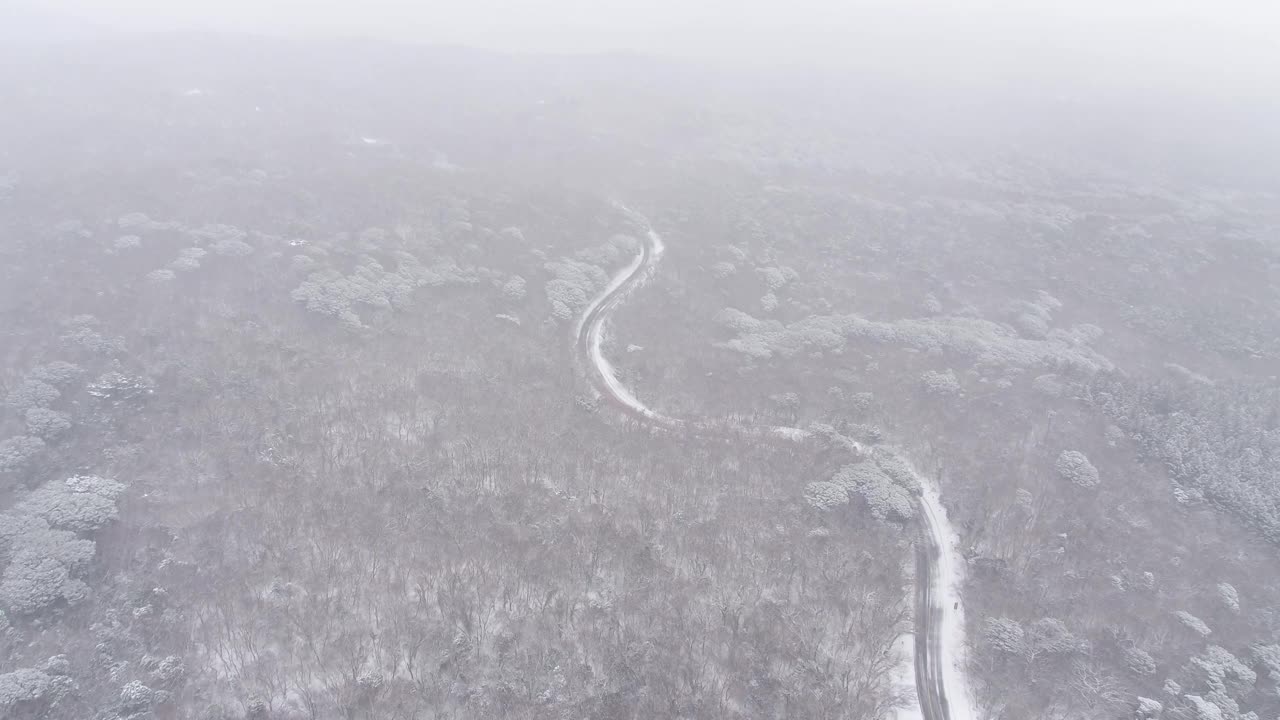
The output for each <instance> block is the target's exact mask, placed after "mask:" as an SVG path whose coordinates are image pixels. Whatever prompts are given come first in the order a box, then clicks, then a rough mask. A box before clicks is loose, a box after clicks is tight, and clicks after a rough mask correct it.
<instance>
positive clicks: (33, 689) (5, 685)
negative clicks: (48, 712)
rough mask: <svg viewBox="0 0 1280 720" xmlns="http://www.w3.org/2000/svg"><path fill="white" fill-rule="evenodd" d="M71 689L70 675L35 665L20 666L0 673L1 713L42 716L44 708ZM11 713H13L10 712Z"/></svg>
mask: <svg viewBox="0 0 1280 720" xmlns="http://www.w3.org/2000/svg"><path fill="white" fill-rule="evenodd" d="M70 690H71V678H68V677H64V676H61V675H51V674H49V673H46V672H42V671H40V670H36V669H34V668H20V669H18V670H14V671H13V672H7V673H4V674H3V675H0V715H2V716H4V717H28V716H29V717H41V716H43V713H42V712H41V711H42V710H43V709H44V708H47V707H48V706H49V705H52V704H53V703H55V702H57V701H58V699H60V698H61V697H62V696H63V695H65V694H66V693H67V692H68V691H70ZM11 713H12V714H11Z"/></svg>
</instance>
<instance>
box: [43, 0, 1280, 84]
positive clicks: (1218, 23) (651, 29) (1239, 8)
mask: <svg viewBox="0 0 1280 720" xmlns="http://www.w3.org/2000/svg"><path fill="white" fill-rule="evenodd" d="M41 7H42V8H43V9H45V10H48V11H52V12H56V13H61V14H64V15H66V16H68V17H74V18H79V19H82V20H86V21H91V22H94V23H97V24H100V25H103V26H106V27H110V28H115V29H122V30H141V31H165V30H192V29H194V30H211V31H234V32H253V33H259V34H267V35H284V36H304V37H330V38H333V37H364V38H373V39H385V40H395V41H411V42H422V43H431V44H449V45H462V46H468V47H475V48H482V49H489V50H499V51H513V52H544V53H545V52H550V53H584V52H602V51H634V52H640V53H645V54H652V55H658V56H666V57H675V58H684V59H697V60H704V61H716V62H721V63H729V64H734V65H744V64H745V65H758V64H761V63H764V64H769V65H779V64H782V65H788V64H798V65H817V66H824V67H831V68H849V67H854V68H861V69H871V70H876V71H888V72H898V73H918V74H926V75H933V76H938V77H942V78H950V77H957V78H959V77H963V76H966V75H967V76H978V77H982V78H984V79H990V78H991V77H994V78H996V79H999V78H1000V77H1001V76H1008V77H1019V78H1026V77H1028V76H1029V77H1031V78H1037V77H1046V78H1055V77H1067V76H1076V77H1079V78H1087V79H1089V80H1090V81H1095V82H1105V83H1118V84H1125V83H1130V84H1132V83H1141V84H1156V85H1161V86H1167V87H1172V88H1193V89H1198V90H1204V89H1209V90H1214V91H1217V92H1226V93H1243V94H1245V95H1253V94H1255V93H1257V94H1262V95H1265V94H1266V88H1267V87H1270V86H1271V84H1272V83H1273V82H1274V81H1278V80H1280V51H1278V50H1277V49H1276V47H1275V43H1274V42H1272V40H1271V39H1272V38H1274V36H1275V32H1276V30H1277V29H1278V28H1280V8H1277V7H1275V6H1268V5H1266V4H1263V3H1257V2H1249V1H1248V0H1232V1H1231V2H1226V3H1210V2H1207V1H1206V0H1176V1H1175V2H1165V3H1156V2H1149V1H1147V0H1141V1H1137V2H1133V1H1131V2H1125V3H1119V4H1115V3H1101V2H1085V3H1070V4H1059V3H1048V2H1033V3H1012V2H999V1H996V0H964V1H963V2H960V3H943V2H938V1H936V0H913V1H912V2H909V3H889V2H883V1H882V0H861V1H859V2H854V3H841V4H836V3H827V2H817V1H815V0H800V1H799V2H792V3H787V4H786V5H785V7H781V6H778V5H776V4H772V3H761V2H754V3H731V2H727V0H704V1H702V2H698V3H678V2H675V1H674V0H658V1H656V2H650V3H644V4H640V3H634V2H621V1H619V0H610V1H607V2H592V3H588V2H580V1H578V0H552V1H551V2H544V3H539V4H538V8H537V10H536V11H535V10H533V9H531V8H528V7H522V8H518V9H513V8H510V7H506V6H504V4H503V3H497V2H492V1H488V2H478V3H476V2H473V3H467V4H466V5H465V6H460V5H457V4H448V5H446V4H441V3H427V4H425V5H423V4H419V3H410V2H406V1H404V0H371V1H370V2H364V3H358V4H357V3H352V2H340V3H333V4H329V5H326V6H324V7H313V6H312V5H311V4H309V3H303V2H300V1H299V0H276V1H274V2H268V3H255V2H249V1H248V0H229V1H228V2H221V3H214V2H212V1H211V0H185V1H183V2H160V1H159V0H125V1H123V2H112V3H110V4H109V5H106V4H103V3H101V2H95V1H94V0H48V1H47V2H45V3H42V4H41Z"/></svg>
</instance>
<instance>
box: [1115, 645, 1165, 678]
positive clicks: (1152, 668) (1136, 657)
mask: <svg viewBox="0 0 1280 720" xmlns="http://www.w3.org/2000/svg"><path fill="white" fill-rule="evenodd" d="M1120 654H1121V655H1122V656H1123V657H1124V664H1125V665H1126V666H1127V667H1128V668H1129V670H1130V671H1131V672H1133V674H1134V675H1138V676H1140V677H1150V676H1152V675H1155V674H1156V661H1155V658H1153V657H1151V653H1149V652H1147V651H1146V650H1143V649H1142V648H1136V647H1126V648H1124V649H1123V650H1121V651H1120Z"/></svg>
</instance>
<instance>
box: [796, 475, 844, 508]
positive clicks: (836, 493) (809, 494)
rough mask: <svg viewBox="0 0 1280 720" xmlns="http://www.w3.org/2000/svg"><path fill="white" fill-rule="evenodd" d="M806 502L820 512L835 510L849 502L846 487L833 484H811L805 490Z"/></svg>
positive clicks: (824, 482)
mask: <svg viewBox="0 0 1280 720" xmlns="http://www.w3.org/2000/svg"><path fill="white" fill-rule="evenodd" d="M804 499H805V502H807V503H809V504H810V505H811V506H813V507H815V508H817V509H819V510H834V509H835V508H838V507H840V506H842V505H846V504H848V502H849V494H848V493H847V492H846V491H845V489H844V487H842V486H840V485H837V484H836V483H833V482H826V481H819V482H811V483H809V484H808V485H806V486H805V488H804Z"/></svg>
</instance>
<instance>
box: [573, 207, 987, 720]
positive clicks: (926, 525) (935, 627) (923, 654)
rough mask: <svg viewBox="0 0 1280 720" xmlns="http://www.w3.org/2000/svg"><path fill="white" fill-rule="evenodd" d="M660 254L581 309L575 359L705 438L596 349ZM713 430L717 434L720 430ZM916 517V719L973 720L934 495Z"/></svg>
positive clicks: (617, 391) (634, 406)
mask: <svg viewBox="0 0 1280 720" xmlns="http://www.w3.org/2000/svg"><path fill="white" fill-rule="evenodd" d="M622 210H623V212H625V213H626V214H627V215H628V216H630V217H631V218H632V219H633V220H636V221H637V222H641V224H643V225H645V226H646V227H647V225H648V223H647V222H644V221H643V218H642V217H640V216H639V215H638V214H636V213H634V212H631V211H629V210H626V209H625V208H622ZM663 250H664V246H663V243H662V238H661V237H660V236H659V235H658V234H657V233H656V232H654V231H653V230H652V229H651V228H649V229H647V231H646V236H645V240H644V243H643V245H642V247H641V250H640V253H639V254H638V255H637V256H636V258H635V259H634V260H632V262H631V263H630V264H629V265H627V266H626V267H625V268H623V269H622V270H621V271H619V272H618V274H617V275H615V276H614V278H613V279H612V281H610V283H609V285H608V286H606V288H605V289H604V290H603V291H602V292H601V293H600V294H599V295H597V296H596V297H595V298H593V299H592V301H591V302H590V303H589V304H588V305H587V307H586V308H585V309H584V310H583V312H582V315H581V316H580V317H579V320H578V323H577V325H576V326H575V333H574V335H575V337H574V343H575V349H576V353H575V354H576V356H577V360H578V362H581V363H582V364H583V367H584V370H585V372H586V373H587V375H588V377H590V378H591V383H592V385H593V386H594V387H595V389H596V390H597V391H598V392H599V393H600V394H601V396H602V397H604V398H605V399H606V400H607V401H609V402H610V403H611V404H613V405H614V406H616V407H617V409H618V410H620V411H621V412H623V413H624V414H626V415H629V416H631V417H632V418H635V419H636V420H638V421H640V422H644V423H647V424H649V425H651V426H654V427H660V428H664V429H667V430H672V431H677V432H687V433H691V434H703V433H705V432H708V431H714V429H715V428H716V427H717V426H714V425H713V424H712V423H709V422H705V421H704V422H696V423H695V422H690V421H687V420H682V419H679V418H673V417H670V416H668V415H664V414H662V413H659V412H657V411H655V410H653V409H652V408H650V407H649V406H647V405H645V404H644V403H643V402H641V401H640V400H639V399H638V398H636V396H635V395H634V393H632V392H631V390H630V389H628V388H627V387H626V386H625V385H623V384H622V382H621V381H620V380H618V378H617V375H616V373H615V372H614V369H613V365H612V364H611V363H610V362H609V360H608V358H606V357H605V356H604V352H603V349H602V346H603V343H604V335H605V330H606V328H607V326H608V324H609V317H610V315H611V313H612V312H613V311H614V310H615V309H616V308H617V307H618V306H619V305H620V304H621V303H622V301H623V300H625V299H626V297H627V295H629V294H630V293H631V292H632V291H633V290H635V289H636V288H638V287H640V286H641V285H643V284H644V283H645V282H646V281H647V280H649V279H650V278H652V277H653V276H654V274H655V272H656V267H657V264H658V261H659V260H660V259H661V258H662V253H663ZM719 427H720V429H722V430H723V429H724V427H725V426H723V425H721V426H719ZM732 429H733V430H734V431H735V432H738V433H748V434H757V435H768V436H774V437H783V438H787V439H790V440H796V441H802V440H804V439H805V438H807V437H808V435H809V433H808V432H807V431H804V430H800V429H798V428H788V427H778V426H765V427H740V426H733V427H732ZM916 511H917V512H916V514H917V517H918V518H919V520H920V524H919V531H920V532H919V541H918V542H917V543H916V565H915V577H916V584H915V589H916V593H915V594H916V603H915V631H914V636H915V638H914V640H915V642H914V656H915V657H914V666H915V685H916V694H917V695H918V697H919V711H920V715H919V716H920V717H921V718H923V719H924V720H973V718H974V717H975V715H974V713H973V711H972V710H971V708H970V706H969V701H968V694H967V691H966V690H965V688H964V687H963V678H962V677H961V676H960V673H959V669H958V668H959V666H958V664H957V663H956V662H955V660H954V658H953V657H950V656H951V655H953V654H954V652H955V651H956V648H955V647H954V646H955V645H957V644H958V638H959V636H960V633H962V632H963V631H962V630H961V629H960V628H961V624H960V622H959V620H958V619H957V617H956V613H955V612H954V611H955V610H956V609H957V607H958V604H959V601H958V598H957V597H956V596H955V588H954V579H955V575H954V574H953V572H952V571H951V570H952V563H951V552H950V543H951V540H950V535H951V533H950V530H949V527H948V526H947V524H946V519H945V513H944V512H943V511H942V508H941V504H940V503H939V501H938V498H937V496H936V494H934V493H933V492H932V491H930V490H928V489H926V490H925V492H923V493H921V494H919V495H917V496H916ZM953 606H954V607H953ZM949 696H950V697H952V698H954V697H956V696H960V697H959V698H958V699H959V700H960V702H958V703H956V705H955V707H953V706H952V704H951V702H949Z"/></svg>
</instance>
